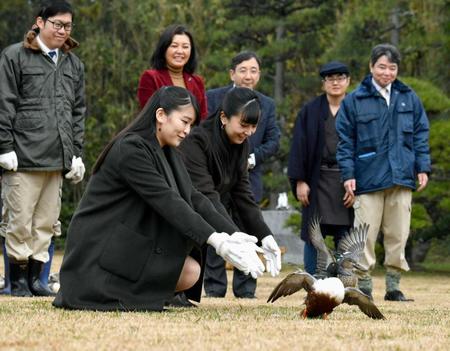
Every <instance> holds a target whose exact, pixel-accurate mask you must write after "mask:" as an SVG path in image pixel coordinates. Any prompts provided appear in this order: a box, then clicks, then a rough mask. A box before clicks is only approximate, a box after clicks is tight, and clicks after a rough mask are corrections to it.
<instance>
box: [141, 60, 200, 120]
mask: <svg viewBox="0 0 450 351" xmlns="http://www.w3.org/2000/svg"><path fill="white" fill-rule="evenodd" d="M183 79H184V84H185V85H186V89H187V90H189V91H190V92H191V93H192V94H193V95H194V96H195V97H196V99H197V102H198V104H199V106H200V115H201V118H202V119H206V117H207V113H208V108H207V106H206V96H205V84H204V82H203V78H202V77H200V76H198V75H196V74H189V73H187V72H183ZM172 85H173V82H172V78H170V74H169V71H168V70H167V69H162V70H156V69H148V70H146V71H144V72H143V73H142V75H141V78H140V79H139V86H138V92H137V96H138V100H139V105H140V106H141V109H142V108H143V107H144V106H145V104H146V103H147V101H148V99H150V97H151V96H152V95H153V94H154V93H155V91H156V90H158V89H159V88H161V87H163V86H172Z"/></svg>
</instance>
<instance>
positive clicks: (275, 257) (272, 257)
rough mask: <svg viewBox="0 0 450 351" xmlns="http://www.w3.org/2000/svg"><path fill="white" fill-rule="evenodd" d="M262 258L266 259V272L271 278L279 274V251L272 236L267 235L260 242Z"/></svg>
mask: <svg viewBox="0 0 450 351" xmlns="http://www.w3.org/2000/svg"><path fill="white" fill-rule="evenodd" d="M261 243H262V249H263V250H264V258H265V259H266V270H267V272H268V273H270V274H271V275H272V277H275V276H277V275H278V274H280V270H281V251H280V248H279V247H278V244H277V242H276V241H275V239H274V237H273V235H268V236H266V237H265V238H264V239H262V240H261Z"/></svg>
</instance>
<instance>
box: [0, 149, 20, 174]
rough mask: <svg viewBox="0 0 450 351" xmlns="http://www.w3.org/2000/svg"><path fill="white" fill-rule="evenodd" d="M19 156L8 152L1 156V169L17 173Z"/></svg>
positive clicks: (13, 152)
mask: <svg viewBox="0 0 450 351" xmlns="http://www.w3.org/2000/svg"><path fill="white" fill-rule="evenodd" d="M17 165H18V161H17V155H16V152H15V151H10V152H7V153H6V154H1V155H0V167H3V168H4V169H7V170H8V171H14V172H15V171H17Z"/></svg>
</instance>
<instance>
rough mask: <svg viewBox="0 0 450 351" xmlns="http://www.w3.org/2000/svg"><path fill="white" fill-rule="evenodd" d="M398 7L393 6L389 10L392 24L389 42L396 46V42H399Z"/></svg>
mask: <svg viewBox="0 0 450 351" xmlns="http://www.w3.org/2000/svg"><path fill="white" fill-rule="evenodd" d="M399 12H400V11H399V9H398V8H394V9H393V10H392V11H391V24H392V27H393V28H392V30H391V44H392V45H395V46H396V47H398V44H399V42H400V20H399V18H398V14H399Z"/></svg>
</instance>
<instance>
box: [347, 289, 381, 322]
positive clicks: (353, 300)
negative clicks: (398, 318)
mask: <svg viewBox="0 0 450 351" xmlns="http://www.w3.org/2000/svg"><path fill="white" fill-rule="evenodd" d="M342 303H347V304H349V305H357V306H358V307H359V309H360V310H361V311H362V312H363V313H364V314H366V315H367V316H369V317H370V318H372V319H386V318H385V317H384V316H383V314H382V313H381V312H380V310H379V309H378V307H377V306H375V304H374V303H373V301H372V300H371V299H370V298H369V296H367V295H366V294H364V293H363V292H362V291H361V290H359V289H356V288H345V296H344V300H343V301H342Z"/></svg>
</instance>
